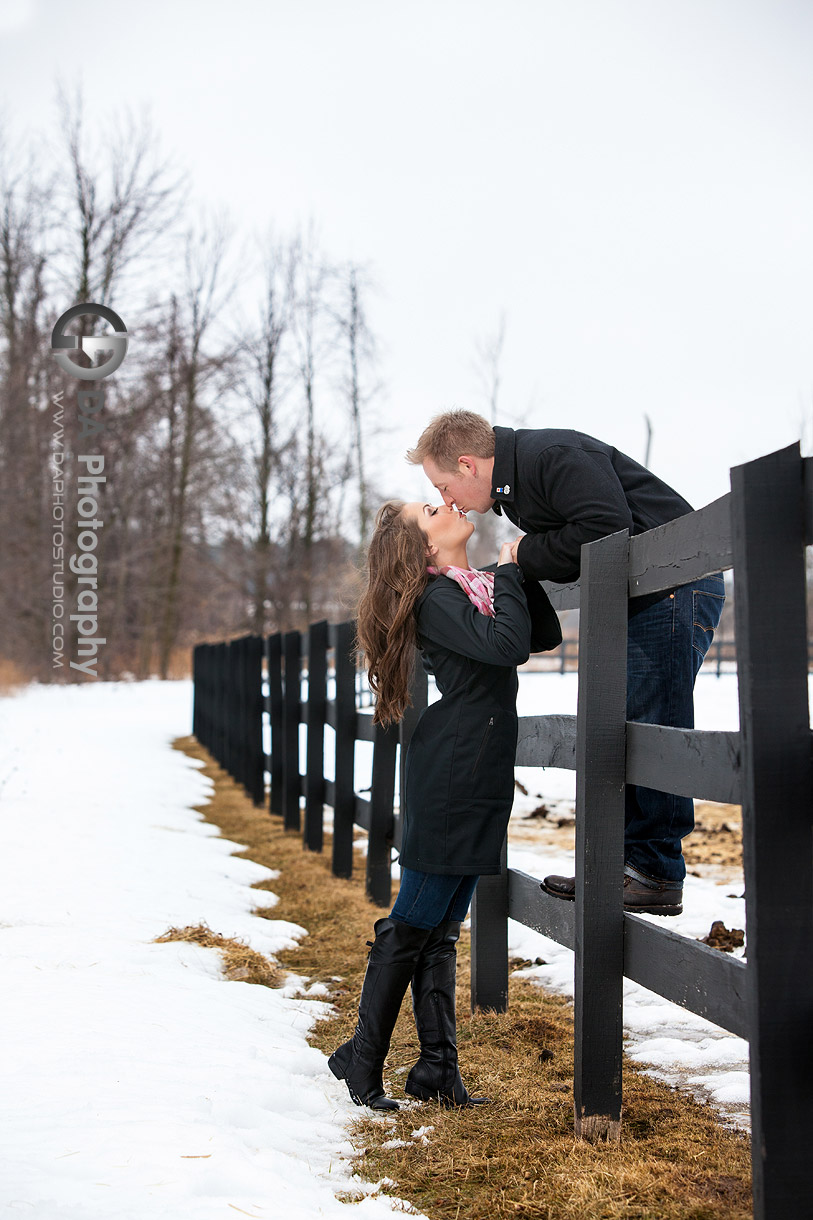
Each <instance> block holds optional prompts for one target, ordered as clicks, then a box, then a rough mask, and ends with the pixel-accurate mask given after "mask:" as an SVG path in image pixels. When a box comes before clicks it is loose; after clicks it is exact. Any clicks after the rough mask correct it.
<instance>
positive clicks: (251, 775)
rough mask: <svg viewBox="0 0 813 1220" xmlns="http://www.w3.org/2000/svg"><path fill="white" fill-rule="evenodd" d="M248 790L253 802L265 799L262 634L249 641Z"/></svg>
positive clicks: (247, 708) (247, 648)
mask: <svg viewBox="0 0 813 1220" xmlns="http://www.w3.org/2000/svg"><path fill="white" fill-rule="evenodd" d="M246 713H247V721H248V724H247V730H246V755H247V759H246V791H247V792H248V794H249V796H250V797H251V799H252V801H253V803H254V804H255V805H257V806H260V805H262V803H263V801H264V800H265V751H264V749H263V641H262V637H261V636H259V635H250V636H249V637H248V639H247V640H246Z"/></svg>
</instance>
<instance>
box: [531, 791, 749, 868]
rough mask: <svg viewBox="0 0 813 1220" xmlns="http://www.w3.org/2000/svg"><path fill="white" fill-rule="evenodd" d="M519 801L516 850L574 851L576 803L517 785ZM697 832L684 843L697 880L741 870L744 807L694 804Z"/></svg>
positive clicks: (695, 829) (703, 803)
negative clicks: (540, 795)
mask: <svg viewBox="0 0 813 1220" xmlns="http://www.w3.org/2000/svg"><path fill="white" fill-rule="evenodd" d="M518 795H519V796H520V797H521V799H518V801H517V805H516V806H515V809H514V813H513V814H512V816H511V821H510V823H509V827H508V836H509V841H510V842H511V843H513V844H514V845H515V846H517V847H525V848H534V847H547V848H550V849H552V850H554V851H556V852H561V851H572V850H573V847H574V844H575V841H576V823H575V816H574V813H573V805H572V802H562V801H550V802H548V803H547V804H546V803H545V801H544V800H542V799H541V798H540V799H539V800H538V802H537V803H536V804H534V803H533V796H532V794H530V793H526V791H525V790H524V789H522V788H521V786H519V785H518ZM694 816H695V828H694V831H693V832H692V834H690V835H689V836H688V837H687V838H685V839H684V840H683V854H684V856H685V858H686V867H687V869H688V871H689V872H690V873H692V874H693V875H695V876H703V877H717V876H719V877H720V878H721V879H724V878H725V877H728V876H730V875H731V874H732V873H741V872H742V809H741V808H740V806H739V805H720V804H717V803H716V802H715V801H695V806H694Z"/></svg>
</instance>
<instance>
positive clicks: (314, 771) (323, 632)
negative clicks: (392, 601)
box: [303, 619, 328, 851]
mask: <svg viewBox="0 0 813 1220" xmlns="http://www.w3.org/2000/svg"><path fill="white" fill-rule="evenodd" d="M327 632H328V627H327V622H326V621H325V620H324V619H323V620H322V621H321V622H318V623H311V624H310V626H309V628H308V708H307V716H308V744H307V750H306V756H305V758H306V761H305V832H304V837H303V844H304V846H305V847H307V848H308V849H309V850H310V851H321V850H322V843H323V821H324V806H325V716H326V713H327V707H326V703H327Z"/></svg>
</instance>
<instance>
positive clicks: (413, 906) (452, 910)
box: [390, 868, 480, 932]
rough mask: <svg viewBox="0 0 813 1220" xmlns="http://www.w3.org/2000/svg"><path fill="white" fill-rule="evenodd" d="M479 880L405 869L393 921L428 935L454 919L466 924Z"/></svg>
mask: <svg viewBox="0 0 813 1220" xmlns="http://www.w3.org/2000/svg"><path fill="white" fill-rule="evenodd" d="M479 880H480V878H479V877H476V876H474V877H461V876H450V875H447V874H446V873H420V872H418V871H417V869H414V868H402V869H401V888H400V889H399V891H398V897H397V898H396V899H395V905H394V906H393V908H392V910H391V911H390V919H397V920H399V921H400V922H401V923H408V924H411V925H412V927H413V928H423V929H424V930H425V931H427V932H429V931H431V930H432V928H436V927H437V926H438V925H439V924H442V923H447V922H448V921H449V920H451V919H454V920H459V921H460V922H462V921H463V920H464V919H465V918H466V912H467V911H468V909H469V904H470V903H471V899H472V895H473V894H474V890H475V887H476V885H477V882H478V881H479Z"/></svg>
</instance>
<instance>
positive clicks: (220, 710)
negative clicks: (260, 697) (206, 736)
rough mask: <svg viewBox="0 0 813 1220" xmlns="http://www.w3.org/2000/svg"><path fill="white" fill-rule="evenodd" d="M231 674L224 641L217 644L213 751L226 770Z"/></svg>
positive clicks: (227, 650)
mask: <svg viewBox="0 0 813 1220" xmlns="http://www.w3.org/2000/svg"><path fill="white" fill-rule="evenodd" d="M228 676H229V646H228V644H227V643H226V642H225V640H224V641H223V643H222V644H218V646H217V699H216V712H215V726H216V729H215V742H216V743H217V748H216V749H215V750H214V751H213V753H214V756H215V758H216V759H217V761H218V763H219V764H220V766H221V767H222V768H223V770H224V771H225V770H226V726H227V721H228V716H229V705H228V700H227V691H228Z"/></svg>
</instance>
